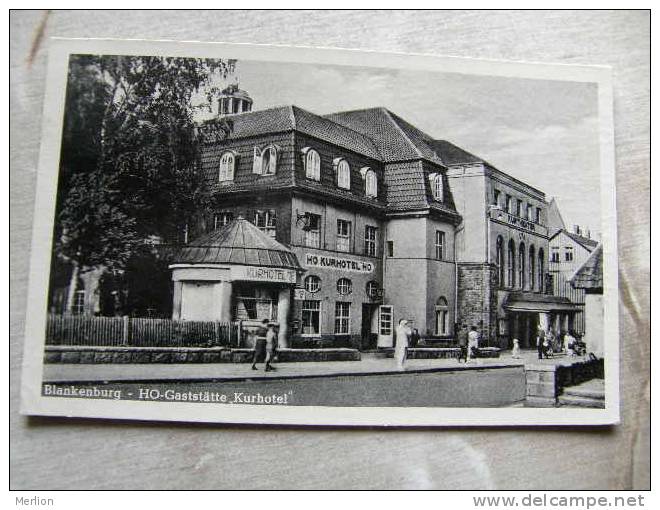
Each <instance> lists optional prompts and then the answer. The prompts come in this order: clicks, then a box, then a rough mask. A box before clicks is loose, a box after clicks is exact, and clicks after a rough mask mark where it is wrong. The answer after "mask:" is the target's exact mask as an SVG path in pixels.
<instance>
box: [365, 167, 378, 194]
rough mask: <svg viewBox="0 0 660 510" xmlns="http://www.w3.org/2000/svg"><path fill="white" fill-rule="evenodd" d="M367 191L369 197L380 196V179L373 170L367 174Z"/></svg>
mask: <svg viewBox="0 0 660 510" xmlns="http://www.w3.org/2000/svg"><path fill="white" fill-rule="evenodd" d="M365 193H366V195H367V196H368V197H377V196H378V179H377V178H376V172H374V171H373V170H368V171H367V175H366V176H365Z"/></svg>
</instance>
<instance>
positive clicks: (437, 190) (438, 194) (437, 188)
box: [433, 174, 445, 202]
mask: <svg viewBox="0 0 660 510" xmlns="http://www.w3.org/2000/svg"><path fill="white" fill-rule="evenodd" d="M444 189H445V188H444V184H443V182H442V174H438V175H436V176H435V178H434V179H433V196H434V197H435V199H436V200H437V201H439V202H443V201H444V196H445V194H444Z"/></svg>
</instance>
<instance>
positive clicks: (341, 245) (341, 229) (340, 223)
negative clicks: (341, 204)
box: [337, 220, 351, 253]
mask: <svg viewBox="0 0 660 510" xmlns="http://www.w3.org/2000/svg"><path fill="white" fill-rule="evenodd" d="M337 251H343V252H347V253H348V252H350V251H351V222H350V221H346V220H337Z"/></svg>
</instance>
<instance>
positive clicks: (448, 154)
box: [437, 141, 574, 348]
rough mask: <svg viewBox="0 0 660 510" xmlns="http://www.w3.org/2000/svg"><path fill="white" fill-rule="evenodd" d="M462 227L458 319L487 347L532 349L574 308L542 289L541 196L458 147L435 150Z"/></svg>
mask: <svg viewBox="0 0 660 510" xmlns="http://www.w3.org/2000/svg"><path fill="white" fill-rule="evenodd" d="M437 147H438V150H439V151H440V153H441V154H442V156H443V159H444V160H445V162H446V163H447V165H448V176H449V183H450V187H451V189H452V193H453V195H454V199H455V202H456V205H457V210H458V212H459V213H460V214H461V216H462V218H463V221H462V223H461V225H460V226H459V228H458V229H457V233H456V246H457V250H456V259H457V274H458V293H457V295H458V299H457V302H456V305H457V310H458V316H459V317H460V318H461V319H462V320H463V321H464V322H465V323H467V324H478V325H479V326H480V329H481V334H482V338H485V339H488V341H489V342H490V343H491V345H498V346H500V347H504V348H506V347H510V346H511V341H512V339H513V338H517V339H519V341H520V345H521V347H527V348H530V347H533V346H534V345H535V341H536V340H535V338H536V330H537V329H538V327H539V326H541V327H544V328H545V329H547V328H548V327H549V326H551V325H552V324H554V322H556V320H557V317H563V316H570V315H572V314H573V313H574V307H573V306H572V305H571V304H570V303H569V302H568V300H567V299H564V298H561V297H558V296H555V295H552V292H551V290H552V289H551V288H550V287H549V286H548V284H547V281H546V280H547V276H546V274H547V270H548V259H547V257H548V250H549V243H548V226H547V219H548V217H547V212H548V203H547V202H546V197H545V194H544V193H543V192H542V191H540V190H538V189H536V188H534V187H532V186H530V185H528V184H526V183H524V182H522V181H520V180H518V179H516V178H514V177H512V176H510V175H508V174H506V173H504V172H502V171H500V170H498V169H497V168H495V167H494V166H493V165H491V164H489V163H488V162H487V161H484V160H482V159H481V158H478V157H476V156H474V155H472V154H470V153H468V152H466V151H463V150H462V149H460V148H459V147H456V146H455V145H453V144H451V143H449V142H446V141H439V142H438V145H437Z"/></svg>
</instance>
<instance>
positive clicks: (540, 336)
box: [536, 326, 545, 359]
mask: <svg viewBox="0 0 660 510" xmlns="http://www.w3.org/2000/svg"><path fill="white" fill-rule="evenodd" d="M544 343H545V331H544V330H543V327H541V326H539V329H538V331H537V333H536V351H537V352H538V355H539V359H543V354H544V352H543V349H544V347H543V344H544Z"/></svg>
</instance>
